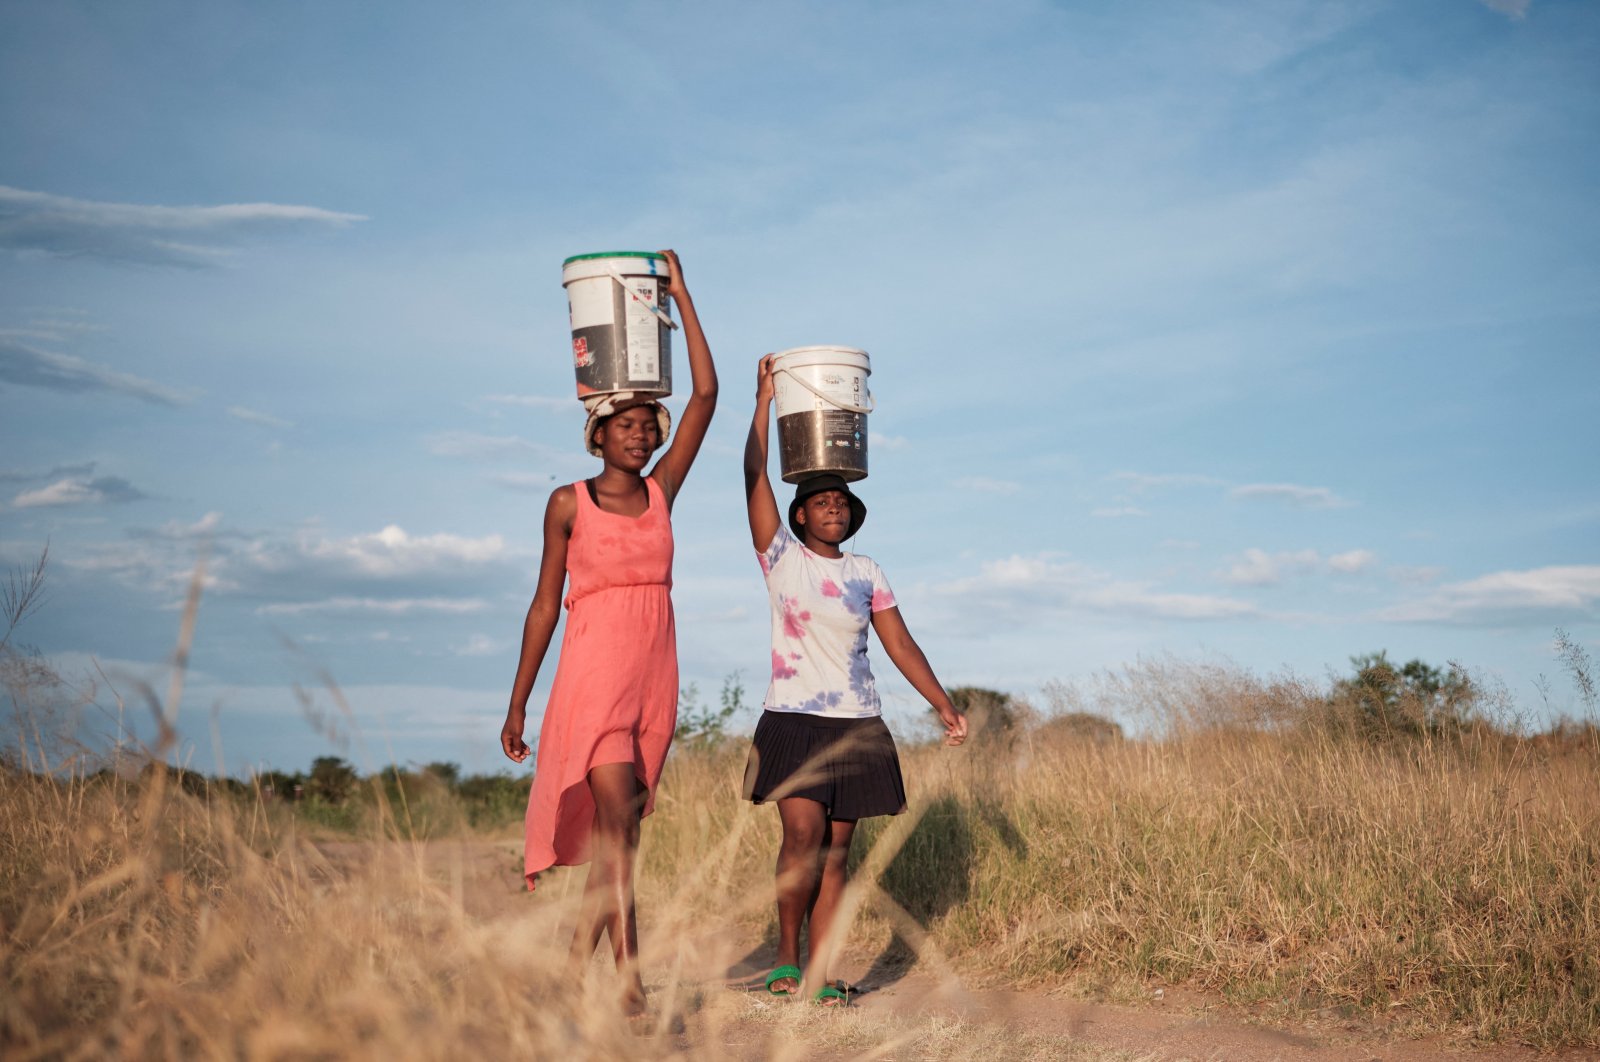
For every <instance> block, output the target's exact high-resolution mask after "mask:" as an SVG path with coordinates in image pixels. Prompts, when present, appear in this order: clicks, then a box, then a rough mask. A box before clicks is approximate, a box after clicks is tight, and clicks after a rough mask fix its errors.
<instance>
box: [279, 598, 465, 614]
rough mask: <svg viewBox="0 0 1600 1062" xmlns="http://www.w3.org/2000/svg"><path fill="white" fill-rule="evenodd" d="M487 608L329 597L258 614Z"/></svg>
mask: <svg viewBox="0 0 1600 1062" xmlns="http://www.w3.org/2000/svg"><path fill="white" fill-rule="evenodd" d="M487 607H488V602H486V601H484V600H483V599H482V598H476V597H466V598H450V597H425V598H415V597H406V598H378V597H330V598H328V599H326V600H324V601H293V602H280V603H278V604H274V605H262V606H261V607H260V608H258V609H256V614H257V615H261V616H304V615H308V614H311V613H318V612H375V613H380V614H383V615H391V616H409V615H411V614H413V613H419V612H438V613H447V614H451V615H462V614H465V613H469V612H482V611H483V610H484V609H485V608H487Z"/></svg>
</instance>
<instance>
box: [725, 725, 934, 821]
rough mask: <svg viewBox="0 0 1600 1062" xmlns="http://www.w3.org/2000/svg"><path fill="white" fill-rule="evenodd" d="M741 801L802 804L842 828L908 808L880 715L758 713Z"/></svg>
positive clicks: (896, 757) (896, 758)
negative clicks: (799, 800) (811, 804)
mask: <svg viewBox="0 0 1600 1062" xmlns="http://www.w3.org/2000/svg"><path fill="white" fill-rule="evenodd" d="M744 796H745V799H746V800H749V801H751V802H752V803H756V804H764V803H766V802H767V801H769V800H782V799H783V798H785V797H805V798H806V799H807V800H815V801H816V802H817V803H819V804H821V805H822V806H823V807H824V808H825V809H827V812H828V817H829V818H830V819H837V820H840V821H843V822H853V821H855V820H856V819H865V818H870V817H871V816H873V815H898V814H900V813H901V812H902V811H904V810H905V809H906V787H905V782H904V780H903V779H902V778H901V777H900V755H899V753H897V752H896V751H895V747H894V735H892V734H890V733H889V728H888V727H886V726H884V725H883V720H882V719H881V718H879V717H877V716H869V717H867V718H865V719H836V718H832V717H830V716H824V715H808V714H806V713H804V712H770V711H769V712H762V713H761V719H760V721H759V722H757V723H756V736H755V739H754V741H752V742H751V744H750V758H749V759H748V760H747V761H746V762H745V766H744Z"/></svg>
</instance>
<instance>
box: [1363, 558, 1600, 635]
mask: <svg viewBox="0 0 1600 1062" xmlns="http://www.w3.org/2000/svg"><path fill="white" fill-rule="evenodd" d="M1597 608H1600V564H1570V565H1560V566H1552V567H1547V568H1528V569H1523V570H1520V571H1501V572H1492V573H1490V574H1489V575H1483V576H1479V577H1478V578H1476V579H1469V580H1467V581H1465V582H1460V583H1446V584H1445V585H1443V586H1440V587H1438V588H1437V589H1435V590H1434V591H1433V592H1432V593H1430V594H1428V595H1427V596H1425V597H1421V598H1418V599H1416V600H1413V601H1405V602H1401V603H1400V604H1397V605H1393V606H1391V607H1389V608H1387V609H1385V610H1383V611H1382V612H1381V613H1379V618H1380V619H1385V620H1392V621H1394V622H1399V623H1427V622H1439V623H1482V624H1505V623H1550V622H1559V621H1562V620H1568V619H1593V618H1594V616H1595V613H1596V610H1597Z"/></svg>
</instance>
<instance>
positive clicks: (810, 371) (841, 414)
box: [772, 347, 873, 483]
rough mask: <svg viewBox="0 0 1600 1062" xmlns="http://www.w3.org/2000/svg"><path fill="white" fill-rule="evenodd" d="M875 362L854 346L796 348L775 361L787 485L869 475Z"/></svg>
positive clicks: (775, 393)
mask: <svg viewBox="0 0 1600 1062" xmlns="http://www.w3.org/2000/svg"><path fill="white" fill-rule="evenodd" d="M871 374H872V361H871V359H869V358H868V357H867V352H866V351H864V350H857V349H855V348H854V347H796V348H794V349H793V350H786V351H784V352H783V353H782V354H779V355H777V356H776V357H775V358H774V359H773V362H772V383H773V398H774V402H775V404H776V405H777V407H778V460H779V465H780V467H781V469H782V474H783V481H784V482H785V483H798V482H800V481H801V480H802V479H806V478H807V477H809V476H814V475H816V474H817V473H819V472H834V473H837V474H838V475H840V476H841V477H843V478H844V479H845V481H846V482H853V481H855V480H858V479H865V478H866V475H867V414H868V413H871V412H872V406H873V402H872V393H871V392H870V391H869V390H868V389H867V377H868V376H869V375H871Z"/></svg>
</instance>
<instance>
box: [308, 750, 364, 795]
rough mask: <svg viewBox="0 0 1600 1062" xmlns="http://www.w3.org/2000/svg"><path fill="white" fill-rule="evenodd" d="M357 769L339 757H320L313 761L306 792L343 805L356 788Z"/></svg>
mask: <svg viewBox="0 0 1600 1062" xmlns="http://www.w3.org/2000/svg"><path fill="white" fill-rule="evenodd" d="M356 781H357V777H356V769H355V768H354V767H352V766H351V765H350V764H348V763H346V762H345V761H344V760H343V759H341V758H340V757H338V756H318V757H317V758H316V759H314V760H312V761H311V777H310V779H309V780H308V781H307V783H306V792H307V793H308V794H309V795H311V796H315V797H320V798H321V799H323V800H326V801H327V802H328V803H330V804H342V803H344V802H345V800H346V799H348V798H349V796H350V794H351V792H353V791H354V790H355V787H356Z"/></svg>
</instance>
